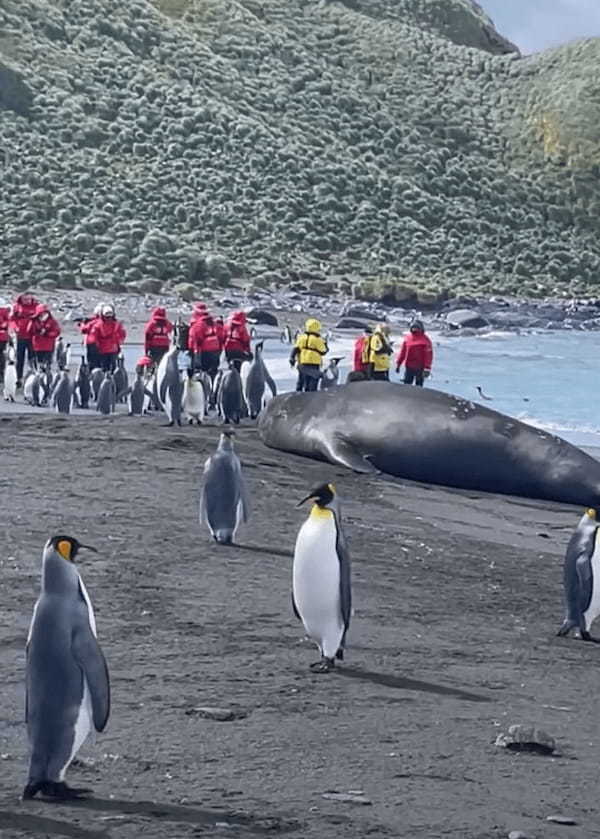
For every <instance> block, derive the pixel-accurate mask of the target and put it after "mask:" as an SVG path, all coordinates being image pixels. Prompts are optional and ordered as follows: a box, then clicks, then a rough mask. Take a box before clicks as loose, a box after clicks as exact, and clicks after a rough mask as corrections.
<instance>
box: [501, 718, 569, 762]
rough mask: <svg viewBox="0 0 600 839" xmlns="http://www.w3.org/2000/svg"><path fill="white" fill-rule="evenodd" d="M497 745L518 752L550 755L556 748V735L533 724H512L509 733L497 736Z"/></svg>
mask: <svg viewBox="0 0 600 839" xmlns="http://www.w3.org/2000/svg"><path fill="white" fill-rule="evenodd" d="M495 745H496V746H501V747H502V748H505V749H510V750H511V751H516V752H535V753H537V754H545V755H550V754H552V753H553V752H554V750H555V749H556V742H555V740H554V737H551V736H550V735H549V734H547V733H546V732H545V731H543V730H542V729H541V728H535V727H534V726H532V725H511V726H510V728H509V729H508V733H507V734H499V735H498V736H497V737H496V743H495Z"/></svg>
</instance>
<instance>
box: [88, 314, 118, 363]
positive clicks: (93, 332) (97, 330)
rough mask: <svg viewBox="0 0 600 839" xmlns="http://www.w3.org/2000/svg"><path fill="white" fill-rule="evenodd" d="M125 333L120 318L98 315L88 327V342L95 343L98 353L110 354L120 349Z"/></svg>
mask: <svg viewBox="0 0 600 839" xmlns="http://www.w3.org/2000/svg"><path fill="white" fill-rule="evenodd" d="M126 337H127V333H126V332H125V327H124V326H123V324H122V323H121V321H120V320H117V319H116V318H106V317H104V316H100V317H99V318H97V319H96V320H95V322H94V325H93V326H92V328H91V329H90V332H89V338H90V343H92V344H96V346H97V347H98V352H99V353H100V355H112V354H114V353H118V352H120V351H121V344H122V343H123V342H124V341H125V338H126Z"/></svg>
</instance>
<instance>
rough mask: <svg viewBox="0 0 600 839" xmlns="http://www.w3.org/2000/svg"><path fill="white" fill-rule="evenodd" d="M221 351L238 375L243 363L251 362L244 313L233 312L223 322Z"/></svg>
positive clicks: (248, 335) (248, 334) (248, 336)
mask: <svg viewBox="0 0 600 839" xmlns="http://www.w3.org/2000/svg"><path fill="white" fill-rule="evenodd" d="M223 349H224V350H225V356H226V358H227V361H232V362H233V365H234V367H235V368H236V369H237V371H238V373H239V372H240V370H241V369H242V363H243V362H244V361H251V359H252V351H251V347H250V333H249V332H248V327H247V326H246V313H245V312H234V313H233V314H232V315H231V317H229V318H227V320H226V321H225V330H224V340H223Z"/></svg>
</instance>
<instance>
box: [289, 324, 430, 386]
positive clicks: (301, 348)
mask: <svg viewBox="0 0 600 839" xmlns="http://www.w3.org/2000/svg"><path fill="white" fill-rule="evenodd" d="M328 352H329V347H328V346H327V342H326V341H325V339H324V338H323V337H322V336H321V324H320V322H319V321H318V320H317V319H316V318H308V320H307V321H306V323H305V325H304V331H303V332H301V333H300V335H298V337H297V339H296V343H295V345H294V348H293V349H292V353H291V355H290V365H291V366H292V367H297V371H298V380H297V383H296V390H297V391H314V390H317V387H318V384H319V379H320V378H321V376H322V372H323V371H322V367H323V359H324V358H325V356H326V355H327V353H328ZM393 354H394V351H393V347H392V344H391V342H390V328H389V326H388V325H387V324H384V323H380V324H378V325H377V326H376V327H375V329H371V327H370V326H366V327H365V330H364V333H363V334H362V335H361V336H360V337H359V338H357V340H356V341H355V344H354V353H353V364H352V371H351V373H349V375H348V381H350V382H356V381H360V380H362V379H373V380H382V381H389V378H390V368H391V366H392V357H393ZM432 364H433V345H432V343H431V339H430V338H429V336H428V335H426V333H425V327H424V325H423V322H422V321H420V320H418V319H415V320H413V321H412V323H411V325H410V331H409V333H408V334H407V335H406V336H405V338H404V340H403V341H402V346H401V347H400V350H399V352H398V354H397V356H396V373H399V372H400V368H401V367H402V365H404V377H403V381H404V383H405V384H407V385H412V384H415V385H418V386H419V387H422V386H423V383H424V381H425V379H426V378H427V377H428V376H429V375H430V374H431V365H432Z"/></svg>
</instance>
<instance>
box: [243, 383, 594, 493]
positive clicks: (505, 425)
mask: <svg viewBox="0 0 600 839" xmlns="http://www.w3.org/2000/svg"><path fill="white" fill-rule="evenodd" d="M259 431H260V435H261V437H262V440H263V442H264V443H265V444H266V445H267V446H270V447H272V448H275V449H282V450H283V451H288V452H294V453H295V454H300V455H304V456H305V457H313V458H316V459H319V460H328V461H330V462H331V463H336V464H339V465H342V466H347V467H348V468H349V469H353V470H354V471H355V472H364V473H375V472H377V471H381V472H387V473H388V474H390V475H396V476H398V477H401V478H409V479H411V480H415V481H425V482H428V483H434V484H442V485H444V486H451V487H460V488H462V489H476V490H483V491H484V492H499V493H504V494H507V495H523V496H527V497H529V498H543V499H546V500H550V501H562V502H564V503H567V504H580V505H584V506H588V507H594V506H598V505H599V504H600V463H598V462H597V461H595V460H594V459H593V458H592V457H590V456H589V455H587V454H585V452H582V451H581V450H580V449H578V448H577V447H576V446H572V445H571V444H570V443H567V442H566V441H565V440H562V439H561V438H560V437H556V436H555V435H553V434H548V433H547V432H546V431H542V430H540V429H538V428H533V427H532V426H530V425H526V424H525V423H523V422H519V421H518V420H516V419H512V417H509V416H506V415H505V414H500V413H498V412H497V411H492V410H491V409H490V408H486V407H484V406H483V405H478V404H477V403H475V402H470V401H469V400H466V399H462V398H459V397H457V396H452V395H450V394H447V393H442V392H440V391H437V390H431V389H429V388H428V389H426V390H424V389H423V390H422V389H421V388H416V387H415V388H412V387H408V386H407V385H398V384H393V383H392V382H353V383H351V384H347V385H343V386H341V387H338V388H334V389H332V390H325V391H318V392H315V393H286V394H283V395H281V396H277V397H275V399H272V400H271V402H269V404H268V405H267V407H266V408H265V410H264V411H263V412H262V414H261V415H260V420H259Z"/></svg>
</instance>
